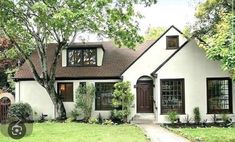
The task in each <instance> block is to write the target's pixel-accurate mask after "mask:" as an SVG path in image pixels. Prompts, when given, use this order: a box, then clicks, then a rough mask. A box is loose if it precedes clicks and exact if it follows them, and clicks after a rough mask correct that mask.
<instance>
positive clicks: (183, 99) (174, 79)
mask: <svg viewBox="0 0 235 142" xmlns="http://www.w3.org/2000/svg"><path fill="white" fill-rule="evenodd" d="M169 80H170V81H178V80H180V81H182V83H183V88H182V89H183V95H182V108H183V111H182V113H179V114H180V115H183V114H185V79H184V78H169V79H160V115H166V114H165V113H163V112H162V81H169Z"/></svg>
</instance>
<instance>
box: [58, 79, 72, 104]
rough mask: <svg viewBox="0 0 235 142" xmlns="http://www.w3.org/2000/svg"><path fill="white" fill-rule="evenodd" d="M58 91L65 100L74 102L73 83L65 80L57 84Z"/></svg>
mask: <svg viewBox="0 0 235 142" xmlns="http://www.w3.org/2000/svg"><path fill="white" fill-rule="evenodd" d="M57 89H58V93H59V95H60V96H61V98H62V100H63V101H64V102H73V83H72V82H63V83H58V84H57Z"/></svg>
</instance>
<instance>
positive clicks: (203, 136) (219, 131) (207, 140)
mask: <svg viewBox="0 0 235 142" xmlns="http://www.w3.org/2000/svg"><path fill="white" fill-rule="evenodd" d="M170 129H171V130H172V131H174V132H176V133H177V134H180V135H182V136H184V137H186V138H188V139H189V140H191V141H192V142H235V127H231V128H219V127H210V128H170Z"/></svg>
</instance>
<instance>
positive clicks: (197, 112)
mask: <svg viewBox="0 0 235 142" xmlns="http://www.w3.org/2000/svg"><path fill="white" fill-rule="evenodd" d="M193 114H194V121H195V123H196V124H199V123H200V121H201V114H200V110H199V107H195V108H194V109H193Z"/></svg>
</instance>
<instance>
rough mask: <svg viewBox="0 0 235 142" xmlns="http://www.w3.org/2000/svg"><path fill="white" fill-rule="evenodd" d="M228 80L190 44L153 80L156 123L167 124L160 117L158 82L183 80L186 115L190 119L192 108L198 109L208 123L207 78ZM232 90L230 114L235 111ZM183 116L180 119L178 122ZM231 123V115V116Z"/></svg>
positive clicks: (202, 53) (217, 64) (214, 64)
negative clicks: (154, 84)
mask: <svg viewBox="0 0 235 142" xmlns="http://www.w3.org/2000/svg"><path fill="white" fill-rule="evenodd" d="M208 77H229V73H227V72H225V71H222V70H221V68H220V64H219V62H217V61H210V60H208V59H207V57H206V55H205V51H203V49H201V48H199V47H197V45H196V42H195V41H194V40H191V41H190V42H189V43H188V44H187V45H185V47H183V48H182V49H181V50H180V51H179V52H178V53H177V54H176V55H175V56H174V57H173V58H172V59H171V60H169V61H168V62H167V63H166V64H165V65H164V66H163V67H162V68H161V69H160V70H159V71H158V72H157V78H156V82H157V83H156V86H158V87H157V88H155V89H156V92H157V94H158V95H157V102H158V104H157V106H158V108H159V111H158V118H157V122H158V123H163V122H168V121H167V120H166V116H165V115H160V109H161V106H160V79H176V78H184V81H185V114H189V116H190V117H192V116H193V108H194V107H199V109H200V112H201V116H202V120H204V119H207V121H211V120H212V119H211V118H212V115H209V114H207V89H206V78H208ZM234 88H235V86H234V85H233V110H234V109H235V104H234V102H235V97H234V94H235V89H234ZM185 116H186V115H181V118H182V119H181V120H183V118H184V117H185ZM230 116H231V117H233V119H234V115H233V114H232V115H230Z"/></svg>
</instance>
